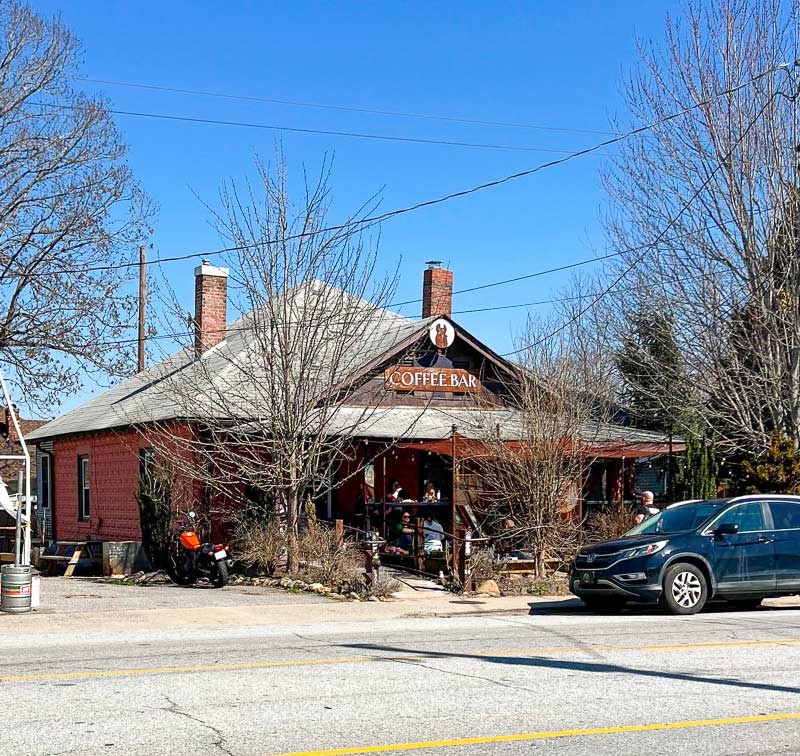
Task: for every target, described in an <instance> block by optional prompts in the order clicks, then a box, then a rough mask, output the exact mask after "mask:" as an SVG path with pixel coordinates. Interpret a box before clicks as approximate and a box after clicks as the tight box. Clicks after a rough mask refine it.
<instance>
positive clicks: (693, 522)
mask: <svg viewBox="0 0 800 756" xmlns="http://www.w3.org/2000/svg"><path fill="white" fill-rule="evenodd" d="M718 509H719V502H716V501H715V502H713V503H712V502H708V501H701V502H698V503H697V504H683V505H682V506H680V507H675V509H665V510H664V511H663V512H659V513H658V514H657V515H654V516H653V517H651V518H650V519H649V520H645V521H644V522H642V523H640V524H639V525H637V526H636V527H635V528H632V529H631V530H629V531H628V532H627V533H625V535H626V536H631V535H648V534H650V533H681V532H683V531H685V530H695V529H697V528H699V527H700V525H702V524H703V523H704V522H705V521H706V520H707V519H708V518H709V517H711V515H712V514H714V512H716V511H718Z"/></svg>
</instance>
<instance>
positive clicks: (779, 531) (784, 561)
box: [769, 500, 800, 592]
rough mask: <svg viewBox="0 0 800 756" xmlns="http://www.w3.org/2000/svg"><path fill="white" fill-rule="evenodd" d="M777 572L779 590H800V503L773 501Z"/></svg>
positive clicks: (770, 508)
mask: <svg viewBox="0 0 800 756" xmlns="http://www.w3.org/2000/svg"><path fill="white" fill-rule="evenodd" d="M769 510H770V514H771V515H772V528H773V530H772V537H773V539H774V541H775V572H776V577H777V588H778V590H779V591H795V592H796V591H798V590H800V503H798V502H796V501H790V500H785V501H780V500H776V501H771V502H769Z"/></svg>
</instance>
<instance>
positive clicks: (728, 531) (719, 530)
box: [714, 522, 739, 536]
mask: <svg viewBox="0 0 800 756" xmlns="http://www.w3.org/2000/svg"><path fill="white" fill-rule="evenodd" d="M738 532H739V526H738V525H737V524H736V523H735V522H723V523H722V524H721V525H719V526H718V527H716V528H714V535H715V536H726V535H736V534H737V533H738Z"/></svg>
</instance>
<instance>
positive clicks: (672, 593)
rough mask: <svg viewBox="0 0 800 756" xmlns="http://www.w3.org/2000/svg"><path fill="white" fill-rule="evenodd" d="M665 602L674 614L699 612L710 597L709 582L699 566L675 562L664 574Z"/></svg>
mask: <svg viewBox="0 0 800 756" xmlns="http://www.w3.org/2000/svg"><path fill="white" fill-rule="evenodd" d="M663 599H664V603H665V604H666V605H667V608H668V609H669V610H670V611H671V612H672V613H673V614H697V612H699V611H700V610H701V609H702V608H703V607H704V606H705V604H706V600H707V599H708V583H707V581H706V576H705V575H704V574H703V571H702V570H701V569H700V568H699V567H695V566H694V565H693V564H687V563H686V562H680V563H678V564H673V565H672V567H670V568H669V569H668V570H667V574H666V575H665V576H664V594H663Z"/></svg>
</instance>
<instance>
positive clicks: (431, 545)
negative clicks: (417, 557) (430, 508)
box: [422, 512, 444, 554]
mask: <svg viewBox="0 0 800 756" xmlns="http://www.w3.org/2000/svg"><path fill="white" fill-rule="evenodd" d="M422 532H423V533H424V535H425V541H424V545H423V548H424V549H425V553H426V554H436V553H440V552H442V551H444V547H443V546H442V540H443V539H444V528H443V527H442V525H441V523H440V522H439V521H438V520H437V519H436V515H435V514H433V513H432V512H431V513H429V514H428V515H427V516H426V517H425V520H424V521H423V523H422Z"/></svg>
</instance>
